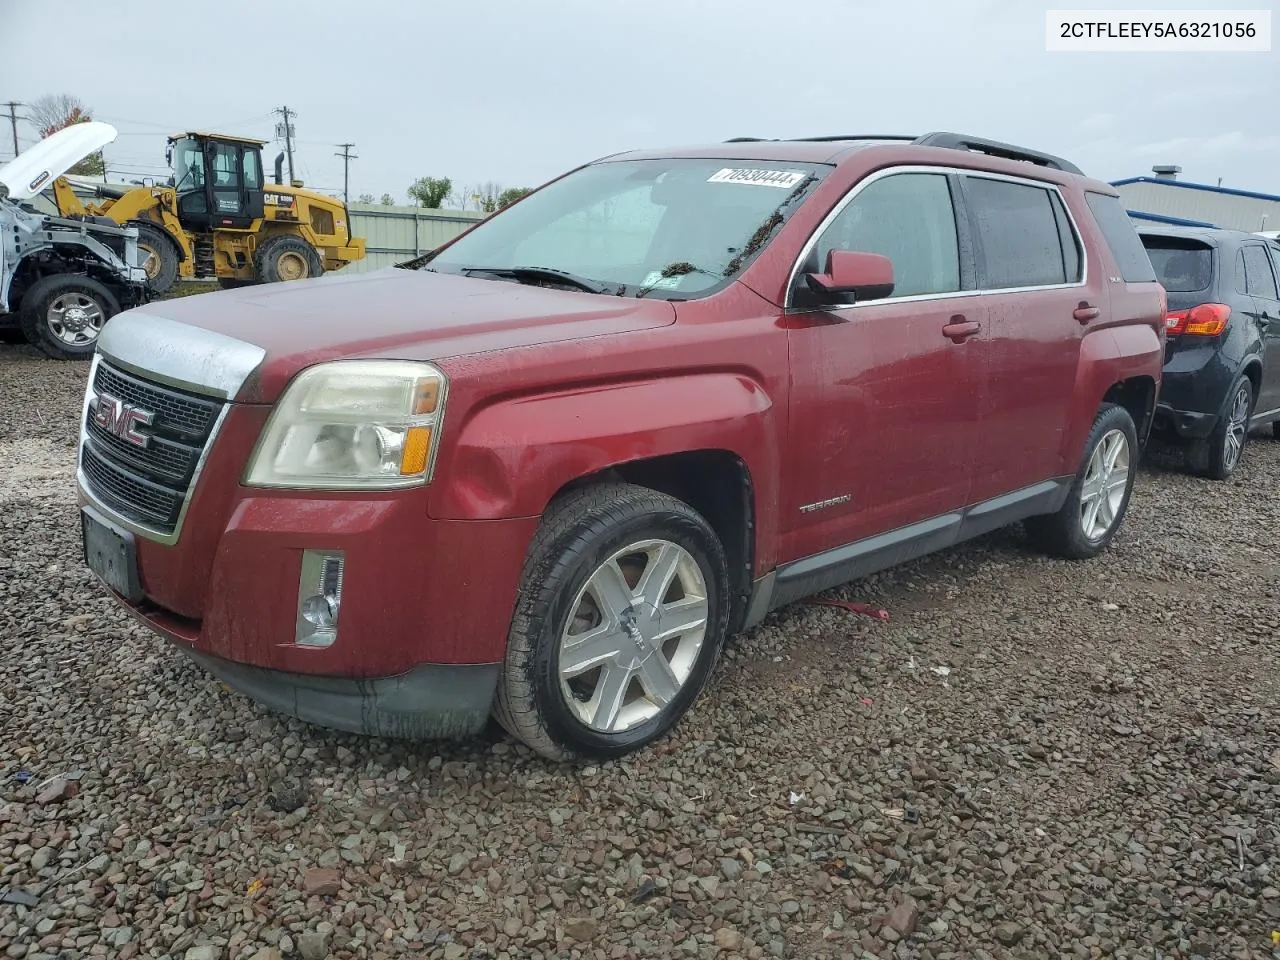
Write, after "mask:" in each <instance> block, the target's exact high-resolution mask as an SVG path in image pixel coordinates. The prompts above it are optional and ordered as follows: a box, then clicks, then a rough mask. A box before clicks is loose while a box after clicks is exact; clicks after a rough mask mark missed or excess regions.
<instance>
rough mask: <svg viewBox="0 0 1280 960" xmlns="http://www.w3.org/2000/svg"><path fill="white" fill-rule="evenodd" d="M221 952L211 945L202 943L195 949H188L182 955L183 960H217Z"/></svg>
mask: <svg viewBox="0 0 1280 960" xmlns="http://www.w3.org/2000/svg"><path fill="white" fill-rule="evenodd" d="M221 953H222V951H221V950H219V949H218V948H217V947H215V946H214V945H213V944H211V943H202V944H200V945H198V946H195V947H190V948H188V949H187V952H186V953H185V954H183V960H219V956H220V955H221Z"/></svg>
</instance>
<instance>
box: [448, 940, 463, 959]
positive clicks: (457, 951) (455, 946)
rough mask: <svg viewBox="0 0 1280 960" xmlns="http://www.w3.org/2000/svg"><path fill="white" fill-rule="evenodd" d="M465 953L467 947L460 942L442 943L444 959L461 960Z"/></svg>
mask: <svg viewBox="0 0 1280 960" xmlns="http://www.w3.org/2000/svg"><path fill="white" fill-rule="evenodd" d="M466 955H467V948H466V947H464V946H463V945H462V944H460V943H446V944H445V945H444V960H462V958H463V957H465V956H466Z"/></svg>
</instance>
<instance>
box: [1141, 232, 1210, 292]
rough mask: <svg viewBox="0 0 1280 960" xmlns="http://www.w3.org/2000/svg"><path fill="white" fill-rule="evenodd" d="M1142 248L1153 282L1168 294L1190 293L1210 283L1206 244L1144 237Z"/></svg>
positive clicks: (1172, 238) (1182, 239) (1150, 236)
mask: <svg viewBox="0 0 1280 960" xmlns="http://www.w3.org/2000/svg"><path fill="white" fill-rule="evenodd" d="M1142 244H1143V246H1144V247H1146V250H1147V257H1148V259H1150V261H1151V266H1152V268H1153V269H1154V270H1155V272H1156V279H1157V280H1159V281H1160V285H1161V286H1162V287H1164V288H1165V289H1166V290H1168V291H1169V292H1170V293H1193V292H1195V291H1197V290H1204V289H1206V288H1207V287H1208V286H1209V284H1211V283H1212V282H1213V259H1214V257H1213V248H1212V247H1211V246H1209V245H1208V244H1207V243H1202V242H1201V241H1199V240H1191V239H1184V238H1182V237H1161V236H1152V235H1145V236H1143V237H1142Z"/></svg>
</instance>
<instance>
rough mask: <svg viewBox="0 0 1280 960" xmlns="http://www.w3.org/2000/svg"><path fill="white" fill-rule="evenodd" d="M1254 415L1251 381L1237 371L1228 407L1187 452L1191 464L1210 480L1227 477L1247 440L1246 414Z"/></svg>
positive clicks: (1236, 463) (1237, 461)
mask: <svg viewBox="0 0 1280 960" xmlns="http://www.w3.org/2000/svg"><path fill="white" fill-rule="evenodd" d="M1252 415H1253V381H1252V380H1250V379H1249V378H1248V377H1247V376H1246V375H1245V374H1243V373H1242V374H1240V376H1239V377H1238V378H1237V379H1236V382H1235V383H1233V384H1232V385H1231V392H1230V393H1228V394H1227V407H1226V410H1225V411H1224V412H1223V414H1222V416H1220V417H1218V425H1217V426H1216V427H1214V428H1213V432H1212V433H1210V434H1209V436H1208V438H1207V439H1205V440H1204V441H1203V442H1202V443H1200V444H1197V445H1196V446H1195V447H1193V448H1192V449H1191V451H1190V454H1189V457H1188V459H1189V462H1190V464H1191V467H1192V468H1193V469H1194V470H1195V471H1196V472H1197V473H1201V474H1203V475H1204V476H1206V477H1208V478H1209V479H1211V480H1226V479H1227V478H1228V477H1230V476H1231V475H1232V474H1233V473H1235V472H1236V467H1238V466H1240V459H1241V458H1242V457H1243V456H1244V448H1245V444H1246V443H1247V442H1248V440H1249V417H1250V416H1252Z"/></svg>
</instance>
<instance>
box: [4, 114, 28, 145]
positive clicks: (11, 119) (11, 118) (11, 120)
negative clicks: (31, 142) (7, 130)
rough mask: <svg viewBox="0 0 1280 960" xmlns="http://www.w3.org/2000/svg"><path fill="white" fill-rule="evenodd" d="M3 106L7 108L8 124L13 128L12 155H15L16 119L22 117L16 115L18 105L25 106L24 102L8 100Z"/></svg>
mask: <svg viewBox="0 0 1280 960" xmlns="http://www.w3.org/2000/svg"><path fill="white" fill-rule="evenodd" d="M5 106H6V107H8V108H9V126H10V127H12V128H13V155H14V156H15V157H16V156H17V155H18V120H20V119H22V118H20V117H19V116H18V113H17V110H18V108H19V107H25V106H26V104H25V103H18V102H17V101H15V100H10V101H9V102H8V103H6V104H5Z"/></svg>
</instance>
